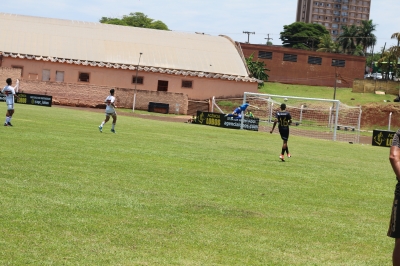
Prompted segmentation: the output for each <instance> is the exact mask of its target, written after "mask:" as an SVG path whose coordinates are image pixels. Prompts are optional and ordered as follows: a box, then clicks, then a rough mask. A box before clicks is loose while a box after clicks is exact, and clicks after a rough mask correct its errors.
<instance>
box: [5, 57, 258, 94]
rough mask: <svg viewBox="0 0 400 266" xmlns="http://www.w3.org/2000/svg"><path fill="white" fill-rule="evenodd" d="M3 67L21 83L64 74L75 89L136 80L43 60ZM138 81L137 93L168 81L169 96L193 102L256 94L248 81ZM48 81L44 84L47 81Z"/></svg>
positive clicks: (151, 75)
mask: <svg viewBox="0 0 400 266" xmlns="http://www.w3.org/2000/svg"><path fill="white" fill-rule="evenodd" d="M2 60H3V61H2V66H3V67H7V68H20V69H21V70H22V76H21V80H35V81H43V76H44V75H43V70H48V71H50V80H49V81H50V82H55V81H56V72H57V71H58V72H64V79H63V82H65V83H68V84H76V85H94V86H108V87H119V88H129V89H134V88H135V83H133V81H134V78H135V76H136V71H135V70H129V69H116V68H113V67H97V66H88V65H82V64H80V65H77V64H74V63H59V62H51V61H43V60H34V59H33V60H32V59H21V58H13V57H4V56H3V58H2ZM80 73H88V74H89V76H90V78H89V82H82V81H80V80H79V75H80ZM138 77H142V78H143V84H136V88H137V89H138V90H146V91H155V92H156V91H157V88H158V81H159V80H162V81H168V92H172V93H183V94H187V96H188V98H189V99H192V100H205V99H209V98H211V97H213V96H215V97H219V98H224V97H240V96H242V95H243V93H244V92H246V91H248V92H257V87H258V83H257V82H246V81H243V80H249V79H248V78H243V79H241V80H229V79H228V78H227V79H222V78H221V75H220V76H219V77H214V78H209V77H199V76H191V75H187V76H184V75H182V74H179V75H178V74H166V73H159V72H152V71H151V70H147V71H139V72H138ZM46 81H47V80H46ZM182 81H190V82H191V84H192V87H191V88H185V87H183V83H182Z"/></svg>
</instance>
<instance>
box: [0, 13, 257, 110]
mask: <svg viewBox="0 0 400 266" xmlns="http://www.w3.org/2000/svg"><path fill="white" fill-rule="evenodd" d="M139 60H140V61H139ZM0 67H5V68H18V69H21V73H22V74H21V76H22V77H21V78H22V82H23V81H26V82H27V83H26V86H25V90H26V88H27V86H28V85H29V84H31V81H32V82H33V81H38V82H45V83H46V84H45V85H46V86H47V87H51V86H53V85H54V84H55V85H57V84H58V83H65V84H78V85H80V86H83V87H84V86H108V87H118V88H124V89H128V90H134V89H137V90H142V91H143V90H146V91H152V92H163V93H164V92H167V93H180V94H186V95H187V97H188V98H189V99H199V100H203V99H209V98H210V97H212V96H215V97H232V96H233V97H237V96H241V95H243V92H245V91H252V92H257V85H258V83H257V80H256V79H254V78H251V77H249V72H248V69H247V65H246V62H245V60H244V57H243V54H242V51H241V50H240V48H239V47H237V46H236V44H235V42H234V41H232V40H231V39H230V38H229V37H226V36H210V35H205V34H195V33H182V32H174V31H163V30H154V29H145V28H136V27H128V26H118V25H109V24H102V23H94V22H83V21H74V20H63V19H53V18H41V17H32V16H23V15H14V14H6V13H0ZM136 77H137V78H136ZM28 81H29V82H28ZM1 82H5V81H1ZM28 83H29V84H28ZM52 84H53V85H52ZM21 87H22V86H21ZM37 87H43V86H37ZM83 87H82V88H83ZM81 91H83V89H82V90H81ZM26 92H27V93H29V91H26ZM47 93H49V94H54V95H56V94H57V93H58V92H57V91H55V89H53V90H52V91H51V90H50V91H47ZM66 93H67V92H66ZM66 93H64V94H65V96H63V97H69V96H68V95H67V94H66ZM107 93H108V92H107V91H106V94H107ZM81 94H82V93H79V94H77V95H81ZM96 94H97V93H96ZM102 94H104V93H102ZM161 94H162V93H160V95H161ZM154 95H155V94H154ZM103 96H104V95H102V97H103ZM82 97H83V96H82ZM130 99H132V98H130ZM130 101H131V102H132V100H130ZM131 104H132V103H131Z"/></svg>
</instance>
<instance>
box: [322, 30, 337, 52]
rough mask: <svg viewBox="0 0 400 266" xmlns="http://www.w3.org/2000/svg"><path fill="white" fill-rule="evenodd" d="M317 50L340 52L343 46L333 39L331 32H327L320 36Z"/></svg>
mask: <svg viewBox="0 0 400 266" xmlns="http://www.w3.org/2000/svg"><path fill="white" fill-rule="evenodd" d="M317 52H324V53H340V52H341V47H340V45H339V43H337V42H335V41H333V40H332V37H331V36H330V35H329V34H325V35H323V36H321V37H320V38H319V44H318V49H317Z"/></svg>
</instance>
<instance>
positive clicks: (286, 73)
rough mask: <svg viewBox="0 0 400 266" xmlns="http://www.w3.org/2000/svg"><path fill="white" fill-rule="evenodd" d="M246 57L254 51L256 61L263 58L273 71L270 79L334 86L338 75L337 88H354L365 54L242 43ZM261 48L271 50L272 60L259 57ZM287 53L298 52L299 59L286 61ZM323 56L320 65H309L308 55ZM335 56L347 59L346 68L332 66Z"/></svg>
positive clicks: (270, 73) (362, 70)
mask: <svg viewBox="0 0 400 266" xmlns="http://www.w3.org/2000/svg"><path fill="white" fill-rule="evenodd" d="M240 46H241V47H242V50H243V54H244V56H245V57H246V58H247V57H249V56H250V55H251V54H254V61H257V60H259V61H263V62H265V64H266V67H267V68H268V69H269V70H270V71H267V72H266V73H267V74H268V75H269V79H268V80H269V81H273V82H281V83H288V84H303V85H312V86H329V87H334V86H335V75H337V77H338V78H337V79H338V80H340V83H337V84H336V86H337V87H345V88H351V87H352V86H353V80H354V79H356V78H360V79H361V78H364V72H365V57H363V56H351V55H343V54H332V53H322V52H313V51H306V50H300V49H292V48H284V47H281V46H270V45H256V44H246V43H240ZM259 51H266V52H272V59H261V58H258V53H259ZM284 54H293V55H297V62H288V61H283V55H284ZM309 56H312V57H320V58H322V63H321V65H316V64H309V63H308V57H309ZM332 59H339V60H345V67H334V66H332Z"/></svg>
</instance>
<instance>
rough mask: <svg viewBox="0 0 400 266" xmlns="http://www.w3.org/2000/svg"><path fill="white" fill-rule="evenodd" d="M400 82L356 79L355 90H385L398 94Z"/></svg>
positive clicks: (371, 91) (369, 91)
mask: <svg viewBox="0 0 400 266" xmlns="http://www.w3.org/2000/svg"><path fill="white" fill-rule="evenodd" d="M399 90H400V82H396V81H388V80H373V79H356V80H354V82H353V92H360V93H366V92H368V93H375V91H384V92H385V93H386V94H393V95H398V94H399Z"/></svg>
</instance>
